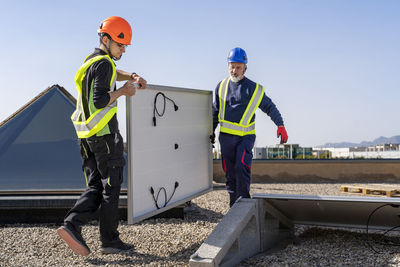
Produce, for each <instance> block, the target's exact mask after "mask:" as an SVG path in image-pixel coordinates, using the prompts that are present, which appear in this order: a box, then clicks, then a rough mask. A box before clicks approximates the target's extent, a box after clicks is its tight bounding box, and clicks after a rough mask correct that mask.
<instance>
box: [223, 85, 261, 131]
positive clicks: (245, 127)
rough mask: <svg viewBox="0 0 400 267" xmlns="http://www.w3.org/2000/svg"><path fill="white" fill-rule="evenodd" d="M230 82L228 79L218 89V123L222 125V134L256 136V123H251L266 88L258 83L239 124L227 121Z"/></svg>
mask: <svg viewBox="0 0 400 267" xmlns="http://www.w3.org/2000/svg"><path fill="white" fill-rule="evenodd" d="M229 82H230V78H226V79H225V80H223V81H222V82H221V83H220V85H219V88H218V96H219V113H218V121H219V124H220V131H221V132H222V133H228V134H233V135H239V136H244V135H248V134H255V133H256V125H255V122H252V123H250V122H251V119H252V118H253V116H254V113H255V112H256V110H257V108H258V106H259V105H260V103H261V100H262V98H263V96H264V86H259V84H258V83H257V85H256V89H255V90H254V93H253V95H252V97H251V99H250V101H249V104H248V105H247V107H246V110H245V112H244V113H243V116H242V118H241V120H240V122H239V123H237V122H232V121H227V120H225V107H226V95H227V93H228V87H229ZM260 87H261V89H260Z"/></svg>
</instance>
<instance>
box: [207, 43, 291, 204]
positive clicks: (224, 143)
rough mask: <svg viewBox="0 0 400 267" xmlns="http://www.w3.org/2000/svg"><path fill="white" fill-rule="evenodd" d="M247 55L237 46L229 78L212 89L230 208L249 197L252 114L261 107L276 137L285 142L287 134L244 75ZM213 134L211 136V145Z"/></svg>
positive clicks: (273, 109) (230, 57) (260, 91)
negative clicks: (240, 198)
mask: <svg viewBox="0 0 400 267" xmlns="http://www.w3.org/2000/svg"><path fill="white" fill-rule="evenodd" d="M246 64H247V55H246V52H245V51H244V50H243V49H242V48H239V47H236V48H234V49H232V50H231V51H230V52H229V55H228V69H229V74H230V77H229V78H226V79H224V80H222V81H221V82H220V83H219V84H218V85H217V88H216V89H215V101H214V105H213V133H214V131H215V129H216V128H217V125H218V123H219V124H220V135H219V142H220V145H221V154H222V167H223V169H224V172H225V175H226V188H227V190H228V193H229V198H230V200H229V205H230V206H231V207H232V205H233V204H234V203H235V201H236V200H237V199H238V198H239V197H242V198H250V178H251V161H252V158H253V152H252V150H253V146H254V141H255V139H256V135H255V112H256V110H257V108H260V109H261V110H262V111H263V112H265V113H266V114H267V115H268V116H269V117H271V120H272V121H273V122H274V123H275V124H276V126H277V127H278V132H277V136H278V137H281V143H286V142H287V139H288V135H287V133H286V129H285V126H284V124H283V119H282V116H281V114H280V112H279V110H278V109H277V108H276V106H275V104H274V103H273V102H272V100H271V99H270V98H269V97H268V96H266V95H265V93H264V86H262V85H260V84H258V83H255V82H253V81H251V80H250V79H248V78H247V77H245V76H244V74H245V72H246V70H247V65H246ZM214 138H215V134H213V135H212V138H211V139H212V142H214Z"/></svg>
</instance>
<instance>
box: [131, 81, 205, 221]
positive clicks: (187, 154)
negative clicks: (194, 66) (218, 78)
mask: <svg viewBox="0 0 400 267" xmlns="http://www.w3.org/2000/svg"><path fill="white" fill-rule="evenodd" d="M211 106H212V92H211V91H202V90H193V89H186V88H177V87H167V86H160V85H148V89H146V90H138V91H137V92H136V95H135V96H134V97H132V98H128V99H127V109H126V110H127V131H128V133H127V143H128V161H127V166H128V222H129V223H134V222H137V221H140V220H143V219H145V218H148V217H151V216H153V215H156V214H158V213H161V212H163V211H165V210H166V209H169V208H172V207H174V206H177V205H179V204H182V203H184V202H186V201H188V200H190V199H192V198H194V197H197V196H198V195H201V194H203V193H206V192H208V191H210V190H211V189H212V147H211V143H210V139H209V136H210V134H211V132H212V110H211Z"/></svg>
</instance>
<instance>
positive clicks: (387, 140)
mask: <svg viewBox="0 0 400 267" xmlns="http://www.w3.org/2000/svg"><path fill="white" fill-rule="evenodd" d="M382 144H400V135H395V136H392V137H384V136H381V137H378V138H376V139H375V140H374V141H362V142H361V143H350V142H340V143H326V144H325V145H323V147H366V146H375V145H382Z"/></svg>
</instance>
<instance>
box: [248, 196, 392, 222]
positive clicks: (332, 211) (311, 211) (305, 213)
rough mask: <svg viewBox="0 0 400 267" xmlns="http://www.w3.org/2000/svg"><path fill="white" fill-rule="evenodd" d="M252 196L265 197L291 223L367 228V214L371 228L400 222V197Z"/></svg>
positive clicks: (256, 197)
mask: <svg viewBox="0 0 400 267" xmlns="http://www.w3.org/2000/svg"><path fill="white" fill-rule="evenodd" d="M253 198H255V199H264V200H265V201H266V203H268V204H270V205H272V206H273V207H274V208H276V209H277V210H278V211H279V212H281V213H282V214H283V215H284V216H285V217H286V218H288V219H289V220H291V221H292V222H293V223H294V224H305V225H321V226H333V227H356V228H366V226H367V221H368V218H369V217H370V221H369V228H370V229H391V228H393V227H396V226H399V225H400V208H399V207H400V198H392V197H359V196H313V195H281V194H253ZM374 211H375V212H374ZM372 213H374V214H372ZM370 215H372V216H370Z"/></svg>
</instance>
